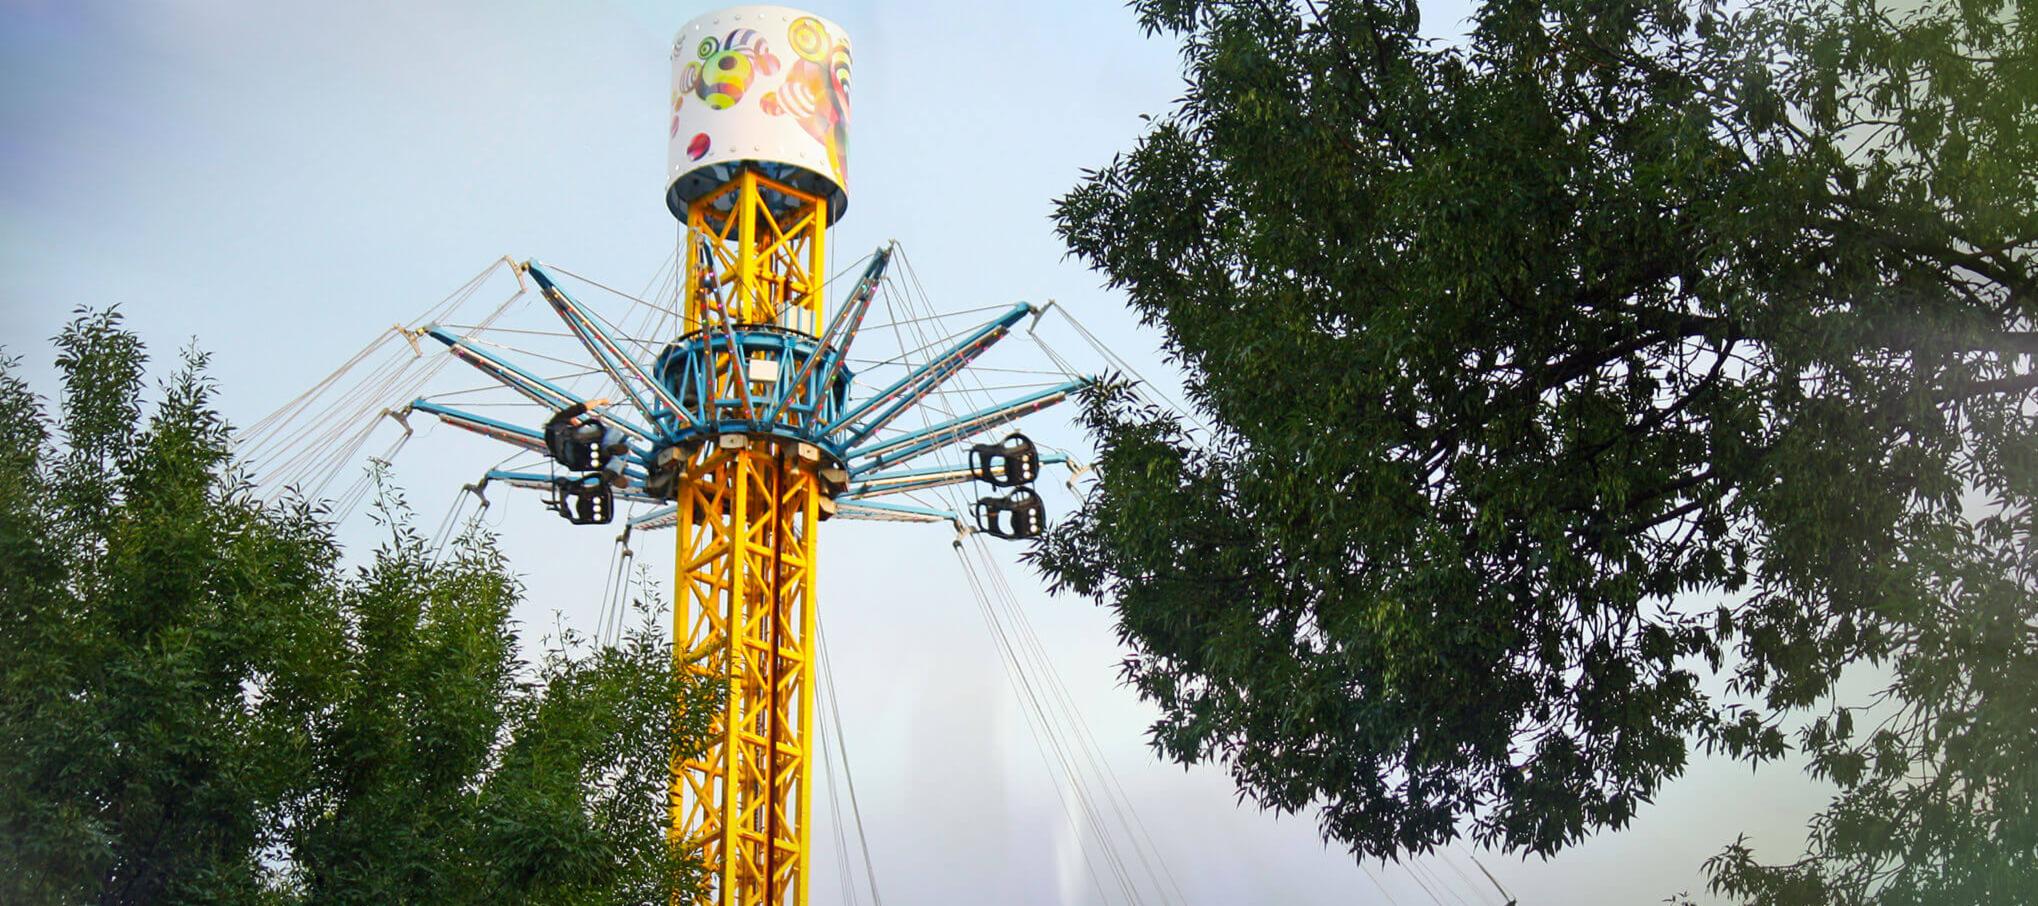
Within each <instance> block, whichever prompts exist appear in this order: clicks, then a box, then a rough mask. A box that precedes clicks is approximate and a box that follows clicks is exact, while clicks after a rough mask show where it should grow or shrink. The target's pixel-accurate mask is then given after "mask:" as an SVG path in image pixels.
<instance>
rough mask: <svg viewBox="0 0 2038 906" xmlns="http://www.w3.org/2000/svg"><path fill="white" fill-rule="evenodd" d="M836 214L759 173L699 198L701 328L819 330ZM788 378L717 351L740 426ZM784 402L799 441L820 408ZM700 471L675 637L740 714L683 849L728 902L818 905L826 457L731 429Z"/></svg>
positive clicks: (681, 497) (691, 809)
mask: <svg viewBox="0 0 2038 906" xmlns="http://www.w3.org/2000/svg"><path fill="white" fill-rule="evenodd" d="M827 212H828V200H827V199H826V198H824V197H821V196H818V195H814V194H811V193H808V192H803V191H801V190H799V189H796V188H794V187H792V186H790V185H787V184H786V183H783V182H780V181H777V180H773V179H770V178H768V177H765V176H763V175H762V174H760V173H759V172H758V170H756V169H752V168H749V167H744V168H741V169H738V170H736V171H735V172H734V173H733V174H732V175H731V178H730V179H728V180H727V181H726V182H724V183H723V184H722V185H721V186H719V187H717V188H715V189H714V190H712V191H710V192H708V193H707V194H705V195H703V196H701V197H700V198H698V199H695V200H694V201H692V202H691V203H690V204H689V206H688V212H687V232H688V244H689V247H690V248H692V249H694V250H695V254H692V255H690V256H689V262H688V264H689V267H688V271H687V278H688V279H687V284H686V285H687V286H689V287H691V290H690V292H688V294H687V296H686V307H685V311H684V317H685V320H686V324H687V325H688V326H689V327H690V328H692V329H693V332H694V333H696V334H700V333H706V334H707V335H708V336H710V337H712V336H713V335H714V334H718V333H719V334H723V335H725V336H736V337H742V336H745V335H746V334H749V333H751V332H753V331H756V330H758V329H760V328H766V329H768V328H770V327H772V326H775V325H779V324H784V323H788V322H790V323H805V324H812V323H815V322H816V321H817V320H818V319H819V318H820V316H821V283H822V279H823V278H822V274H823V273H825V270H824V268H823V261H824V258H823V241H824V240H823V237H824V235H825V233H824V231H825V229H826V224H827V222H828V216H827ZM735 345H737V346H739V348H740V345H741V344H735ZM720 348H721V349H724V350H726V349H727V348H729V347H728V346H722V347H720ZM782 367H794V368H797V367H799V364H798V363H794V362H791V361H788V360H787V359H786V358H785V357H781V356H778V355H774V354H771V353H767V352H763V351H759V352H754V353H751V354H750V355H747V356H740V357H739V360H738V361H730V360H729V358H728V354H727V353H726V352H718V353H717V361H716V362H715V363H714V365H713V367H711V368H710V369H708V370H707V371H708V373H709V374H711V375H713V376H714V380H715V381H716V383H717V385H718V386H717V387H716V388H715V390H714V395H715V396H716V397H718V398H720V399H724V400H733V401H739V406H738V407H737V408H736V410H735V411H732V412H729V413H727V414H728V415H731V416H735V417H736V418H735V419H734V420H736V421H742V422H748V423H751V424H749V425H746V427H755V424H756V421H757V420H758V419H762V418H764V417H766V416H769V415H771V414H772V413H770V412H765V411H760V410H763V409H764V408H765V407H767V406H770V405H771V401H772V399H773V393H772V390H771V385H773V384H775V383H776V382H777V380H778V375H777V371H778V370H779V369H780V368H782ZM753 379H757V380H754V381H753ZM753 384H754V385H755V386H751V385H753ZM795 402H796V403H797V402H804V400H800V399H798V398H797V397H796V398H795ZM780 408H781V410H782V411H781V412H779V413H778V418H779V420H782V421H784V422H786V423H787V427H788V428H791V429H793V430H795V431H797V430H799V429H801V428H803V427H805V425H803V424H801V423H802V422H811V421H812V413H813V412H814V411H815V410H814V409H813V408H809V407H797V406H788V407H780ZM691 459H692V461H691V462H690V464H689V465H688V466H687V468H686V471H685V473H684V474H683V475H682V476H681V480H680V481H679V483H678V485H677V491H678V501H677V502H678V507H679V510H678V513H677V524H678V527H679V555H678V577H677V581H676V584H675V588H676V589H677V593H676V595H675V603H676V604H677V605H678V608H677V610H676V617H675V619H676V622H677V626H676V627H675V632H674V636H675V638H676V639H677V640H678V643H679V650H680V651H681V652H682V653H683V656H682V662H683V668H684V669H686V670H688V671H690V672H693V673H695V674H699V675H704V676H708V677H710V678H712V679H713V680H714V681H715V682H718V683H722V684H724V688H725V689H726V696H727V699H726V701H727V705H726V709H725V710H724V712H723V715H722V718H721V721H720V725H719V726H718V727H717V728H716V739H717V742H716V743H715V744H714V745H713V747H711V748H710V749H709V750H708V751H707V752H706V753H704V754H703V755H702V756H701V757H698V758H689V759H682V760H676V761H675V762H674V764H673V786H672V808H673V828H674V830H673V833H674V839H675V842H676V843H677V844H678V845H679V846H680V847H681V848H682V849H684V850H688V851H692V852H696V853H698V854H699V858H700V859H701V860H702V861H703V862H704V863H705V864H706V865H707V866H708V868H709V870H710V871H711V872H712V873H714V874H715V875H716V886H717V890H718V893H719V897H718V901H719V902H722V903H728V904H738V903H741V904H750V903H771V904H782V903H786V902H788V899H790V901H791V902H794V903H805V902H806V899H807V897H806V888H805V885H804V883H803V881H804V879H805V877H806V871H805V868H806V864H807V859H808V845H807V839H808V838H807V827H808V815H809V799H810V798H811V796H810V790H809V784H808V782H807V777H808V762H809V754H810V751H811V749H810V746H809V742H810V740H811V739H812V733H813V698H814V693H813V689H814V687H813V682H812V678H811V674H810V667H811V664H812V663H813V658H812V654H813V638H814V547H815V531H814V530H815V527H816V526H817V525H818V524H819V522H820V518H821V514H822V506H823V503H824V501H825V500H826V498H827V496H829V495H824V494H823V492H822V490H821V479H822V476H821V474H820V473H821V471H822V469H823V468H824V460H823V457H822V455H821V450H820V448H819V447H818V446H817V445H815V444H813V443H809V442H806V441H803V440H797V439H792V438H788V437H784V436H777V435H772V434H721V435H719V436H717V437H716V439H715V441H714V443H712V444H705V445H703V447H702V449H701V450H700V451H699V452H698V453H696V454H695V455H694V456H693V457H691ZM836 468H839V467H836ZM840 481H841V478H840V477H839V476H838V478H837V484H839V483H840ZM829 502H830V503H832V501H829Z"/></svg>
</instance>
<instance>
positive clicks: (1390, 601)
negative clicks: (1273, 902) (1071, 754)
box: [1036, 0, 2038, 904]
mask: <svg viewBox="0 0 2038 906" xmlns="http://www.w3.org/2000/svg"><path fill="white" fill-rule="evenodd" d="M1133 6H1134V7H1135V9H1136V11H1137V13H1138V15H1139V17H1140V20H1141V22H1142V23H1143V24H1144V26H1145V27H1146V28H1147V29H1148V30H1149V32H1151V33H1157V34H1166V35H1171V36H1174V37H1176V38H1178V39H1179V40H1180V41H1181V42H1182V47H1183V58H1184V61H1185V70H1186V76H1187V81H1188V87H1187V89H1186V96H1185V97H1184V98H1183V99H1182V100H1181V101H1180V102H1179V104H1178V106H1177V107H1176V109H1174V110H1173V111H1172V112H1170V113H1168V114H1167V115H1165V116H1162V117H1159V118H1156V119H1154V120H1153V121H1152V122H1151V123H1150V126H1149V128H1148V129H1147V130H1146V132H1145V133H1144V135H1142V136H1141V137H1140V139H1139V141H1138V144H1137V146H1136V147H1135V148H1134V149H1133V150H1132V151H1130V152H1129V153H1127V154H1124V155H1122V156H1121V157H1119V158H1117V159H1115V160H1113V161H1112V162H1111V163H1110V164H1109V165H1107V166H1105V167H1103V168H1101V169H1100V170H1097V171H1095V172H1092V173H1089V174H1087V175H1086V177H1085V178H1084V179H1083V181H1082V182H1081V183H1080V184H1079V185H1078V186H1077V187H1076V188H1075V189H1074V190H1072V191H1071V192H1069V193H1068V194H1067V195H1066V196H1064V197H1063V198H1062V199H1061V200H1060V201H1059V203H1058V208H1057V214H1056V216H1057V221H1058V227H1059V229H1060V231H1061V234H1062V235H1063V237H1064V239H1065V240H1066V242H1067V244H1068V247H1069V248H1070V250H1071V251H1072V253H1073V254H1074V255H1076V256H1077V257H1079V258H1080V259H1082V260H1084V261H1086V262H1088V263H1089V264H1091V265H1092V266H1093V267H1095V268H1096V269H1097V270H1099V271H1100V272H1102V274H1103V275H1104V276H1105V278H1106V281H1107V283H1108V285H1109V286H1111V287H1113V288H1116V289H1120V290H1122V291H1123V292H1124V293H1125V295H1126V298H1127V299H1128V300H1129V304H1130V305H1131V306H1132V307H1133V309H1134V310H1135V311H1136V312H1137V313H1138V314H1139V316H1140V317H1141V318H1142V319H1143V321H1144V322H1145V323H1146V324H1148V325H1150V326H1153V327H1156V328H1158V329H1159V330H1160V331H1161V332H1162V335H1163V337H1164V342H1165V348H1166V350H1167V351H1168V353H1169V354H1170V355H1171V356H1172V357H1173V358H1174V359H1175V360H1176V361H1177V362H1178V363H1179V364H1180V365H1181V366H1182V367H1183V369H1184V371H1185V373H1186V376H1187V382H1188V383H1187V386H1188V391H1189V394H1190V396H1191V398H1192V400H1193V402H1194V404H1195V405H1196V406H1197V408H1198V409H1200V410H1201V413H1202V415H1204V416H1205V417H1206V418H1207V419H1208V420H1209V421H1210V422H1211V423H1212V424H1213V425H1214V426H1215V427H1214V433H1209V434H1205V433H1202V432H1196V431H1191V430H1188V429H1187V428H1185V426H1184V423H1183V422H1182V421H1181V420H1180V419H1179V418H1178V417H1177V416H1176V415H1175V414H1173V413H1169V412H1165V411H1160V410H1157V409H1154V408H1151V407H1146V406H1143V405H1141V404H1140V403H1139V400H1138V397H1137V396H1136V395H1135V394H1134V393H1132V392H1130V391H1128V390H1127V389H1125V388H1124V387H1122V386H1121V387H1117V388H1111V389H1106V390H1104V391H1100V392H1098V393H1096V394H1093V395H1092V397H1091V399H1090V402H1089V407H1088V411H1087V422H1088V427H1089V428H1090V429H1091V431H1092V432H1093V434H1094V435H1095V437H1096V438H1097V440H1098V442H1099V445H1100V448H1101V450H1102V455H1101V464H1100V468H1099V474H1100V476H1101V477H1100V479H1099V482H1098V484H1097V486H1096V489H1095V491H1094V493H1093V494H1092V495H1091V496H1090V497H1089V498H1088V499H1087V501H1086V502H1085V503H1084V504H1083V506H1082V507H1081V509H1080V511H1079V512H1077V513H1076V514H1075V515H1074V516H1073V518H1071V519H1068V520H1066V521H1065V522H1064V523H1063V524H1061V525H1060V526H1058V527H1057V528H1055V529H1054V530H1053V531H1052V532H1051V534H1050V536H1049V537H1048V538H1047V539H1046V540H1045V542H1044V543H1043V544H1042V545H1041V547H1040V548H1039V550H1038V551H1037V552H1036V558H1037V562H1038V564H1039V565H1040V566H1041V567H1042V568H1043V569H1044V570H1045V571H1046V572H1047V573H1048V574H1049V575H1050V576H1051V577H1052V578H1053V579H1054V580H1055V581H1056V582H1057V583H1058V584H1059V586H1060V587H1061V588H1064V589H1067V590H1072V591H1074V592H1078V593H1082V594H1088V595H1096V596H1098V597H1100V598H1102V599H1104V600H1105V601H1106V602H1107V603H1108V604H1109V605H1110V606H1111V607H1112V608H1113V609H1114V610H1115V611H1116V614H1117V617H1118V622H1119V627H1120V631H1121V633H1122V634H1123V636H1124V638H1125V640H1126V641H1127V642H1128V643H1129V644H1130V646H1131V647H1132V649H1133V651H1134V655H1133V657H1132V658H1131V659H1130V660H1129V662H1128V663H1127V665H1126V671H1127V675H1128V678H1129V679H1130V681H1131V682H1132V683H1134V684H1135V685H1136V687H1137V688H1138V689H1139V690H1140V692H1141V693H1142V694H1143V695H1144V696H1145V697H1146V698H1148V699H1150V700H1151V701H1153V702H1154V703H1156V704H1157V705H1158V706H1159V708H1160V711H1161V718H1160V720H1159V722H1158V723H1157V724H1156V725H1155V726H1154V727H1153V733H1152V738H1153V742H1154V743H1155V745H1156V746H1157V747H1158V748H1159V749H1160V750H1161V751H1162V752H1163V753H1165V754H1166V755H1168V756H1171V757H1173V758H1176V759H1180V760H1183V761H1201V760H1219V761H1222V762H1223V763H1225V764H1227V765H1228V766H1229V768H1230V770H1231V771H1232V773H1233V774H1234V776H1235V778H1236V780H1237V782H1238V784H1239V786H1240V788H1241V790H1242V791H1243V792H1244V793H1246V794H1247V795H1249V796H1251V797H1252V798H1254V799H1255V800H1256V801H1258V802H1259V803H1261V804H1263V805H1265V806H1268V807H1271V808H1276V809H1280V810H1286V811H1294V810H1301V809H1305V808H1319V809H1320V813H1321V820H1322V826H1323V830H1324V832H1325V833H1326V834H1327V835H1328V836H1329V837H1330V838H1333V839H1336V840H1338V841H1342V842H1343V843H1345V844H1348V845H1349V846H1351V847H1352V848H1353V849H1354V850H1355V851H1356V852H1357V853H1359V854H1362V855H1367V856H1380V857H1397V856H1399V855H1401V854H1406V853H1410V852H1420V851H1423V850H1426V849H1428V848H1431V847H1434V846H1437V845H1440V844H1442V843H1444V842H1446V841H1450V840H1452V839H1455V838H1457V837H1459V836H1460V835H1461V834H1469V835H1470V836H1471V837H1473V838H1475V839H1476V840H1478V841H1481V842H1484V843H1488V844H1492V845H1496V846H1501V847H1504V848H1507V849H1511V850H1518V851H1524V852H1530V853H1544V854H1547V853H1551V852H1554V851H1556V850H1559V849H1561V848H1563V847H1565V846H1567V845H1570V844H1573V843H1575V842H1577V841H1578V840H1579V839H1581V838H1582V837H1583V836H1585V835H1586V834H1589V833H1592V832H1594V831H1596V830H1599V829H1603V828H1618V827H1621V826H1623V825H1625V824H1626V823H1627V822H1628V821H1629V820H1630V819H1631V818H1633V816H1634V815H1635V814H1636V813H1637V811H1638V810H1639V809H1641V808H1642V807H1643V806H1644V804H1645V803H1647V802H1648V801H1649V800H1650V798H1651V797H1652V796H1653V795H1655V794H1656V793H1657V791H1658V790H1659V789H1661V787H1662V785H1663V784H1664V782H1665V781H1667V780H1669V779H1670V778H1672V777H1674V776H1676V775H1677V774H1678V773H1679V772H1680V771H1682V770H1683V768H1684V767H1685V765H1686V764H1687V761H1688V759H1689V758H1690V757H1691V754H1692V752H1691V749H1692V746H1694V745H1697V746H1701V747H1704V748H1705V749H1707V750H1712V751H1719V752H1724V753H1727V754H1728V755H1730V756H1733V757H1737V758H1742V759H1747V760H1750V761H1755V762H1760V761H1766V760H1771V759H1775V758H1778V757H1780V756H1782V755H1784V754H1785V753H1786V752H1788V751H1790V750H1793V749H1795V750H1797V751H1798V752H1800V753H1801V754H1802V756H1803V757H1804V759H1805V760H1806V762H1807V763H1808V764H1809V765H1810V769H1811V771H1812V772H1813V773H1814V774H1815V775H1816V776H1817V777H1819V778H1823V779H1824V780H1827V781H1830V782H1831V783H1833V784H1834V785H1835V787H1836V788H1837V791H1838V792H1837V796H1836V798H1835V799H1834V800H1833V802H1832V804H1831V806H1830V808H1827V809H1826V810H1824V811H1823V813H1822V814H1820V815H1819V816H1818V818H1817V819H1816V822H1815V824H1814V826H1813V828H1812V839H1811V843H1810V849H1809V852H1807V853H1806V854H1805V857H1804V858H1803V859H1800V860H1795V861H1791V862H1788V863H1786V864H1765V863H1764V862H1762V861H1761V860H1758V859H1757V858H1755V856H1754V854H1753V853H1752V852H1750V851H1749V850H1748V848H1747V847H1745V846H1742V845H1740V844H1735V845H1733V846H1732V847H1730V848H1729V849H1728V850H1727V851H1725V852H1723V853H1722V854H1721V856H1720V857H1719V858H1717V859H1715V860H1713V861H1712V862H1711V863H1710V865H1709V868H1710V872H1711V878H1712V883H1713V885H1714V887H1715V889H1716V890H1717V891H1719V892H1721V893H1725V894H1728V895H1732V896H1736V897H1740V898H1743V899H1746V900H1749V901H1752V902H1763V903H1771V902H1774V903H1784V902H1802V903H1827V902H1834V903H1847V902H1877V903H1892V904H1893V903H1913V902H2013V901H2022V900H2023V899H2027V898H2029V897H2031V896H2033V895H2034V891H2038V727H2034V716H2033V715H2034V714H2038V542H2034V539H2033V530H2034V528H2038V510H2034V506H2033V504H2034V498H2038V425H2034V423H2033V422H2034V412H2038V396H2034V390H2038V367H2034V362H2033V355H2034V353H2038V332H2034V318H2038V8H2034V7H2033V5H2032V4H2031V3H2029V2H2027V0H2026V2H2016V3H2009V2H2004V0H1961V2H1941V0H1933V2H1919V3H1909V4H1904V5H1903V6H1896V5H1894V4H1891V3H1887V2H1884V0H1750V2H1746V3H1732V4H1726V3H1718V2H1712V0H1697V2H1692V0H1488V2H1484V3H1482V4H1481V5H1480V6H1479V7H1478V9H1477V11H1476V13H1475V15H1474V16H1473V18H1472V19H1471V21H1470V22H1469V23H1468V29H1469V33H1468V35H1467V36H1466V38H1465V40H1464V41H1463V42H1462V43H1448V44H1443V43H1437V42H1433V41H1429V40H1426V39H1424V38H1422V37H1421V36H1420V33H1419V30H1420V24H1421V23H1420V21H1419V18H1418V15H1417V10H1416V7H1415V4H1414V3H1413V2H1412V0H1299V2H1275V0H1258V2H1256V0H1139V2H1135V3H1134V4H1133ZM1849 670H1854V671H1856V672H1857V673H1859V674H1860V675H1863V676H1870V677H1880V678H1882V679H1884V680H1886V681H1887V689H1886V691H1885V692H1884V694H1883V696H1882V697H1881V699H1880V700H1879V701H1877V702H1872V703H1870V702H1853V701H1839V700H1836V699H1835V697H1834V691H1835V684H1836V682H1837V681H1838V680H1839V679H1840V678H1841V676H1842V674H1843V673H1845V672H1847V671H1849ZM1863 704H1873V705H1874V707H1872V708H1870V709H1868V710H1867V711H1863V710H1860V708H1859V707H1858V706H1860V705H1863Z"/></svg>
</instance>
